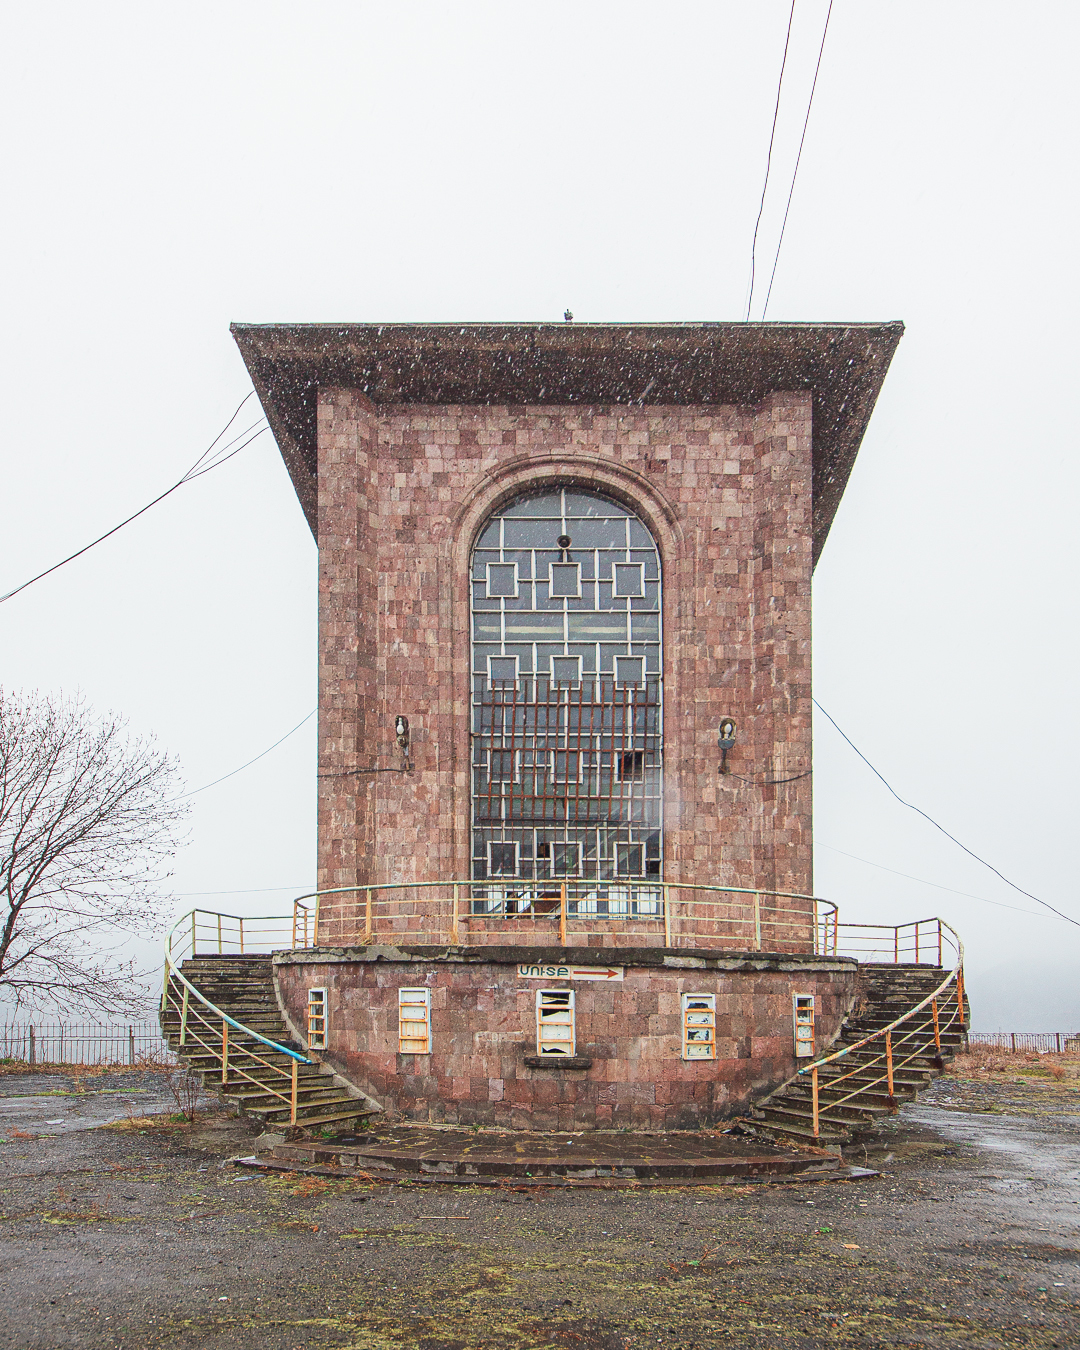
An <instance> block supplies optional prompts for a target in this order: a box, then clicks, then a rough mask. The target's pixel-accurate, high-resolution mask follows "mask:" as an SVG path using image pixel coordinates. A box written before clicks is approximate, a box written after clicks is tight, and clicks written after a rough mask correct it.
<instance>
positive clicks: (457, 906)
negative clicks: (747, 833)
mask: <svg viewBox="0 0 1080 1350" xmlns="http://www.w3.org/2000/svg"><path fill="white" fill-rule="evenodd" d="M348 896H355V897H356V898H355V900H354V901H353V902H352V903H347V902H346V903H342V900H344V898H345V897H348ZM329 897H334V900H333V902H332V903H327V904H324V901H326V900H327V899H328V898H329ZM295 906H296V908H295V909H294V917H293V923H292V930H293V945H294V947H304V946H312V947H317V946H319V945H320V942H326V941H330V942H333V943H334V945H338V944H341V943H350V944H354V945H358V946H359V945H362V946H371V945H373V944H376V943H390V944H403V943H404V944H412V945H417V946H452V947H457V946H463V947H485V946H503V945H519V946H520V945H528V946H535V945H540V944H546V943H549V944H551V945H558V946H561V947H565V946H571V945H572V946H598V947H611V948H619V947H693V948H696V949H702V948H705V949H716V950H727V951H769V952H785V951H786V952H799V953H803V952H807V951H813V952H816V953H817V954H819V955H822V956H830V955H836V954H837V934H838V924H837V909H836V906H835V905H834V904H833V903H832V902H831V901H829V900H822V899H819V898H817V897H815V896H812V895H802V894H799V893H798V892H794V891H769V890H756V889H754V888H751V887H746V886H695V885H688V884H686V883H682V882H667V881H641V882H638V881H625V882H624V881H609V882H596V881H580V880H576V879H566V880H559V881H550V882H516V881H503V880H493V881H431V882H409V883H405V882H402V883H398V884H393V885H380V886H337V887H333V888H330V889H327V890H323V891H313V892H311V893H310V894H308V895H302V896H300V897H299V899H298V900H296V901H295ZM312 907H313V908H312ZM331 924H332V925H333V928H332V930H331V927H330V926H331Z"/></svg>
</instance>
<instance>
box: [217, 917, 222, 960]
mask: <svg viewBox="0 0 1080 1350" xmlns="http://www.w3.org/2000/svg"><path fill="white" fill-rule="evenodd" d="M217 954H218V956H220V955H221V915H220V914H219V915H218V916H217Z"/></svg>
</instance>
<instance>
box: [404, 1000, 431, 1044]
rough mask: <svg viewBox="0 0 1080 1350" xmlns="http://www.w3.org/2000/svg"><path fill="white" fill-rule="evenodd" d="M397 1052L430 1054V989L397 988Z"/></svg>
mask: <svg viewBox="0 0 1080 1350" xmlns="http://www.w3.org/2000/svg"><path fill="white" fill-rule="evenodd" d="M398 1053H399V1054H402V1055H430V1054H431V990H430V989H399V990H398Z"/></svg>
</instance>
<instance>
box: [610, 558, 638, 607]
mask: <svg viewBox="0 0 1080 1350" xmlns="http://www.w3.org/2000/svg"><path fill="white" fill-rule="evenodd" d="M613 581H614V583H615V589H614V592H613V594H615V595H616V596H620V597H623V596H625V597H626V598H628V599H638V598H640V597H641V596H644V594H645V564H644V563H639V562H636V563H634V562H631V563H624V562H617V563H616V564H615V576H614V577H613Z"/></svg>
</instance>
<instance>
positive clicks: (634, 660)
mask: <svg viewBox="0 0 1080 1350" xmlns="http://www.w3.org/2000/svg"><path fill="white" fill-rule="evenodd" d="M644 683H645V658H644V657H643V656H616V658H615V684H616V686H617V687H619V688H624V689H640V688H641V687H642V685H643V684H644Z"/></svg>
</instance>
